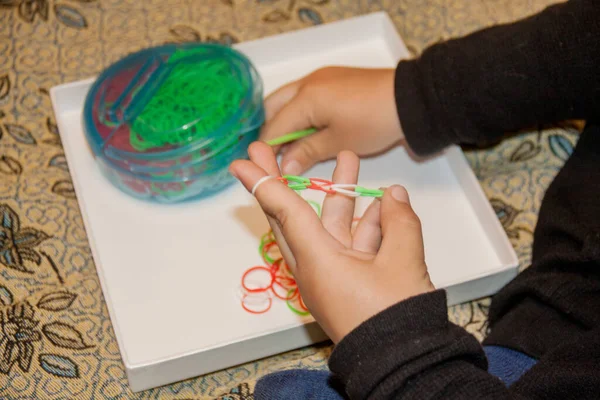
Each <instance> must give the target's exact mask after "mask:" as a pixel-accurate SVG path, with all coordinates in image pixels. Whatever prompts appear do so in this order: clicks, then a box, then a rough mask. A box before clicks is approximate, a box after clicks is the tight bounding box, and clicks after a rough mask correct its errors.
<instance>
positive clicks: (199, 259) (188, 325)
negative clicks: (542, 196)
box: [51, 13, 518, 391]
mask: <svg viewBox="0 0 600 400" xmlns="http://www.w3.org/2000/svg"><path fill="white" fill-rule="evenodd" d="M236 47H237V49H239V50H240V51H242V52H244V53H245V54H247V55H248V56H249V57H250V58H251V59H252V60H253V62H254V63H255V64H256V66H257V67H258V70H259V72H260V74H261V75H262V77H263V79H264V84H265V91H266V93H269V92H271V91H272V90H274V89H275V88H277V87H279V86H280V85H282V84H284V83H286V82H288V81H290V80H294V79H296V78H299V77H301V76H303V75H304V74H307V73H309V72H310V71H312V70H314V69H316V68H318V67H321V66H325V65H330V64H337V65H348V66H362V67H394V66H395V65H396V63H397V61H398V60H399V59H401V58H405V57H407V56H408V52H407V50H406V48H405V46H404V44H403V43H402V41H401V39H400V37H399V36H398V34H397V32H396V30H395V29H394V26H393V24H392V23H391V21H390V19H389V18H388V16H387V15H386V14H384V13H377V14H371V15H368V16H363V17H359V18H354V19H349V20H345V21H342V22H336V23H332V24H328V25H322V26H318V27H313V28H309V29H306V30H302V31H298V32H293V33H287V34H282V35H279V36H275V37H270V38H266V39H261V40H257V41H252V42H247V43H242V44H239V45H237V46H236ZM92 81H93V79H89V80H85V81H80V82H74V83H69V84H65V85H61V86H57V87H54V88H52V90H51V96H52V103H53V106H54V111H55V113H56V119H57V122H58V126H59V128H60V134H61V138H62V142H63V145H64V148H65V153H66V157H67V161H68V164H69V167H70V171H71V174H72V177H73V183H74V185H75V189H76V193H77V197H78V200H79V205H80V207H81V212H82V214H83V219H84V221H85V226H86V230H87V234H88V237H89V240H90V246H91V249H92V253H93V256H94V260H95V263H96V267H97V270H98V275H99V278H100V281H101V284H102V289H103V292H104V296H105V299H106V302H107V305H108V310H109V313H110V317H111V320H112V324H113V327H114V331H115V334H116V337H117V340H118V343H119V347H120V351H121V355H122V358H123V362H124V364H125V368H126V370H127V376H128V379H129V384H130V386H131V389H132V390H133V391H140V390H144V389H148V388H152V387H157V386H161V385H164V384H167V383H171V382H175V381H179V380H183V379H186V378H190V377H194V376H198V375H202V374H206V373H209V372H213V371H216V370H219V369H223V368H226V367H230V366H234V365H237V364H241V363H244V362H248V361H251V360H256V359H258V358H262V357H266V356H269V355H273V354H277V353H280V352H284V351H288V350H292V349H294V348H298V347H302V346H306V345H309V344H312V343H315V342H318V341H322V340H324V339H325V336H324V334H323V333H322V331H321V330H320V329H319V327H318V326H317V325H316V323H314V320H313V319H312V318H310V317H305V318H301V317H298V316H296V315H295V314H293V313H291V312H290V311H289V310H288V308H287V307H286V305H285V304H284V303H283V302H278V301H275V302H274V305H273V308H272V309H271V310H270V311H269V312H268V313H266V314H263V315H251V314H248V313H247V312H245V311H244V310H243V309H242V308H241V306H240V302H239V300H238V298H237V296H236V290H237V288H238V285H239V282H240V277H241V275H242V273H243V272H244V270H245V269H246V268H248V267H250V266H252V265H256V264H259V263H260V257H259V255H258V253H257V246H258V242H259V236H260V235H261V234H263V233H265V232H266V231H267V230H268V224H267V222H266V219H265V218H264V216H263V214H262V212H261V211H260V209H259V208H258V205H257V203H256V202H255V200H254V198H253V197H252V196H251V195H249V194H248V193H247V192H246V191H245V190H244V189H243V188H242V187H241V186H240V185H236V186H234V187H232V188H230V189H228V190H226V191H225V192H223V193H222V194H220V195H218V196H216V197H215V198H212V199H209V200H204V201H199V202H195V203H189V204H185V205H177V206H164V205H156V204H150V203H146V202H142V201H138V200H136V199H133V198H130V197H128V196H127V195H125V194H123V193H121V192H120V191H119V190H118V189H116V188H114V187H113V186H112V185H111V184H110V183H109V182H108V181H107V180H106V179H105V178H104V177H103V176H102V175H101V174H100V171H99V170H98V169H97V168H96V164H95V162H94V160H93V157H92V154H91V153H90V152H89V150H88V147H87V146H86V143H85V138H84V135H83V132H82V124H81V111H82V104H83V101H84V98H85V95H86V93H87V91H88V89H89V87H90V84H91V83H92ZM332 169H333V164H332V163H331V162H329V163H324V164H321V165H319V166H317V167H315V168H314V169H313V170H312V171H310V172H309V174H307V175H310V176H317V177H330V176H331V172H332ZM360 183H361V184H362V185H364V186H368V187H380V186H385V185H389V184H392V183H400V184H403V185H405V186H406V187H407V189H408V190H409V192H410V194H411V197H412V202H413V204H414V207H415V208H416V211H417V212H418V214H419V216H420V217H421V219H422V222H423V230H424V237H425V243H426V258H427V262H428V265H429V268H430V271H431V277H432V280H433V282H434V284H435V285H436V286H437V287H445V288H447V289H448V293H449V300H450V303H451V304H456V303H459V302H464V301H467V300H471V299H474V298H479V297H483V296H487V295H490V294H493V293H494V292H495V291H497V290H498V289H499V288H500V287H502V286H503V285H505V284H506V283H507V282H508V281H509V280H510V279H512V278H513V277H514V276H515V275H516V273H517V264H518V262H517V257H516V254H515V252H514V251H513V249H512V247H511V245H510V243H509V241H508V238H507V237H506V235H505V233H504V231H503V229H502V227H501V225H500V223H499V221H498V219H497V218H496V215H495V214H494V211H493V209H492V207H491V206H490V204H489V202H488V201H487V199H486V198H485V196H484V194H483V192H482V190H481V187H480V186H479V183H478V182H477V180H476V178H475V176H474V174H473V173H472V171H471V170H470V168H469V165H468V164H467V163H466V161H465V159H464V157H463V155H462V153H461V151H460V150H459V149H458V148H455V147H453V148H450V149H449V150H448V151H446V152H445V154H443V155H441V156H439V157H437V158H435V159H433V160H430V161H428V162H425V163H416V162H414V161H412V160H411V159H410V158H409V157H408V155H407V154H406V153H405V151H404V149H402V148H398V149H396V150H393V151H391V152H389V153H387V154H385V155H383V156H380V157H378V158H375V159H369V160H365V161H364V162H363V163H362V166H361V176H360ZM310 196H313V198H316V197H314V196H318V195H317V194H314V193H311V194H310ZM366 204H367V203H366V201H361V202H359V205H358V213H360V212H361V210H362V209H363V208H364V207H365V206H366ZM349 312H351V310H349Z"/></svg>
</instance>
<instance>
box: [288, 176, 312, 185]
mask: <svg viewBox="0 0 600 400" xmlns="http://www.w3.org/2000/svg"><path fill="white" fill-rule="evenodd" d="M282 178H283V179H285V180H286V181H288V182H294V183H304V184H307V185H310V184H311V182H310V179H309V178H305V177H304V176H296V175H283V176H282Z"/></svg>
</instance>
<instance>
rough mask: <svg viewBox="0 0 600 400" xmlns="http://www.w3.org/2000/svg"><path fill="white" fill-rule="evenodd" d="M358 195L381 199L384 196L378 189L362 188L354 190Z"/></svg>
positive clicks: (358, 187)
mask: <svg viewBox="0 0 600 400" xmlns="http://www.w3.org/2000/svg"><path fill="white" fill-rule="evenodd" d="M354 191H355V192H356V193H360V195H361V196H369V197H381V196H383V190H378V189H367V188H364V187H362V186H357V187H355V188H354Z"/></svg>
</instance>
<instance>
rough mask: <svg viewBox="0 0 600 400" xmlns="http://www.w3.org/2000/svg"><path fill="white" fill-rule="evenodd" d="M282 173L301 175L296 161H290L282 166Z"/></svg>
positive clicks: (300, 169)
mask: <svg viewBox="0 0 600 400" xmlns="http://www.w3.org/2000/svg"><path fill="white" fill-rule="evenodd" d="M283 173H284V174H285V175H300V173H302V167H301V166H300V163H299V162H298V161H296V160H291V161H289V162H287V163H286V164H285V165H284V166H283Z"/></svg>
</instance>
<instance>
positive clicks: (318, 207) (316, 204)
mask: <svg viewBox="0 0 600 400" xmlns="http://www.w3.org/2000/svg"><path fill="white" fill-rule="evenodd" d="M306 202H307V203H308V204H310V205H311V206H313V208H314V209H315V211H316V212H317V215H318V216H319V218H321V205H320V204H319V203H317V202H316V201H314V200H306Z"/></svg>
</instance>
